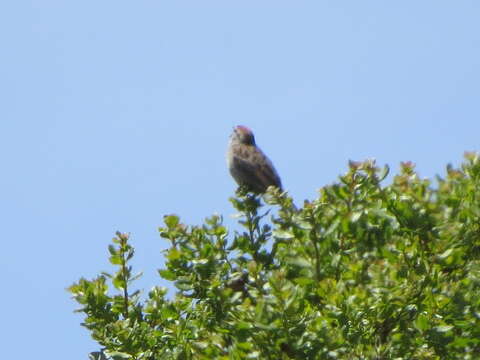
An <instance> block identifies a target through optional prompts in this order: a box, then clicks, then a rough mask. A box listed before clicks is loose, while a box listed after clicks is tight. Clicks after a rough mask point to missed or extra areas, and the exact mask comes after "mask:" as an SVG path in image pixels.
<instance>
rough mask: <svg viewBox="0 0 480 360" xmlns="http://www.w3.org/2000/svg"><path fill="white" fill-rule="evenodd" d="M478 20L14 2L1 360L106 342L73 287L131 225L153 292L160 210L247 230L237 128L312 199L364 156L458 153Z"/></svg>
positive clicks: (479, 60) (1, 22)
mask: <svg viewBox="0 0 480 360" xmlns="http://www.w3.org/2000/svg"><path fill="white" fill-rule="evenodd" d="M479 18H480V3H479V2H478V1H475V0H471V1H455V2H452V1H438V0H436V1H433V0H431V1H401V2H387V1H343V2H340V1H295V2H294V1H262V2H258V1H255V2H254V1H242V2H233V1H181V2H180V1H178V2H173V1H172V2H163V1H135V2H131V1H129V2H119V1H109V0H106V1H76V2H74V1H50V0H44V1H22V0H18V1H8V2H7V1H6V2H3V3H2V4H1V5H0V44H1V49H2V55H1V56H0V79H1V81H0V98H1V99H2V102H1V103H2V105H1V106H0V119H1V120H0V136H1V141H0V158H1V164H2V168H3V171H2V176H1V177H0V189H1V190H0V195H1V202H0V215H1V219H2V221H1V223H2V233H3V236H2V238H3V240H2V244H3V248H2V251H1V252H0V271H1V273H2V275H3V276H2V278H3V286H2V288H3V296H2V297H1V298H0V312H1V314H2V321H3V326H2V327H1V329H0V333H2V334H0V335H1V338H2V343H4V344H7V346H4V348H3V351H2V352H3V357H4V358H16V359H31V358H38V359H47V358H48V359H65V358H68V359H71V360H77V359H78V360H80V359H86V358H87V353H88V352H89V351H94V350H97V349H98V346H97V345H96V344H95V343H94V342H93V341H92V340H91V339H90V336H89V333H88V332H87V331H86V330H85V329H83V328H82V327H80V322H81V320H82V317H81V316H79V315H78V314H74V313H73V310H74V309H75V308H76V304H75V303H74V302H73V301H72V300H71V299H70V298H69V294H68V293H67V292H66V291H65V288H66V287H68V286H69V285H70V284H71V283H72V282H74V281H76V280H78V279H79V278H80V277H81V276H84V277H87V278H91V277H93V276H95V275H97V274H98V273H99V272H100V271H104V270H107V271H108V270H111V267H110V265H109V264H108V259H107V256H108V253H107V246H108V244H109V242H110V239H111V238H112V236H113V234H114V232H115V231H116V230H120V231H124V232H131V234H132V243H133V245H134V246H135V248H136V253H137V256H136V259H135V261H134V266H135V268H136V269H137V270H138V271H144V273H145V275H144V277H143V278H142V279H141V281H140V282H139V283H138V287H140V288H144V289H147V290H148V289H149V288H150V287H151V286H153V285H156V284H163V285H165V282H163V281H162V280H160V279H159V278H158V277H157V275H156V269H157V268H159V267H161V265H162V254H161V250H162V249H164V248H165V245H166V244H165V242H163V241H162V240H161V239H160V238H159V236H158V233H157V227H158V226H160V225H161V223H162V217H163V215H164V214H169V213H177V214H179V215H180V216H181V217H182V219H183V220H184V221H185V222H187V223H189V224H198V223H200V222H201V221H202V219H203V218H205V217H206V216H209V215H211V214H212V213H220V214H223V215H224V217H225V220H226V222H227V223H228V224H233V220H232V219H231V217H230V215H232V214H233V213H234V211H233V209H232V207H231V205H230V203H229V202H228V198H229V197H230V196H232V194H233V192H234V190H235V185H234V183H233V181H232V180H231V178H230V176H229V174H228V172H227V169H226V165H225V150H226V146H227V142H228V136H229V134H230V132H231V129H232V127H233V126H234V125H236V124H244V125H247V126H249V127H250V128H252V129H253V131H254V132H255V135H256V139H257V143H258V144H259V146H260V147H261V148H262V149H263V150H264V151H265V152H266V153H267V154H268V155H269V156H270V158H271V159H272V161H273V162H274V164H275V166H276V168H277V170H278V172H279V174H280V175H281V177H282V181H283V184H284V186H285V188H286V189H288V190H289V192H290V194H291V195H292V196H293V197H294V198H295V200H296V202H297V203H301V202H302V201H303V199H306V198H308V199H312V198H314V197H315V195H316V192H317V189H318V188H320V187H321V186H323V185H326V184H330V183H332V182H334V181H336V179H337V177H338V175H340V174H342V173H344V172H345V171H346V168H347V162H348V160H349V159H353V160H362V159H366V158H376V159H377V161H378V163H379V164H385V163H388V164H390V165H391V168H392V171H393V172H396V171H397V170H398V164H399V162H400V161H406V160H411V161H413V162H415V163H416V164H417V169H418V171H419V172H420V174H421V176H423V177H433V176H435V174H442V173H443V172H444V168H445V166H446V164H447V163H449V162H451V163H453V164H455V165H458V164H459V163H460V162H461V160H462V154H463V152H464V151H465V150H478V147H479V144H478V139H479V134H480V105H479V104H480V102H479V98H480V85H479V84H480V22H479Z"/></svg>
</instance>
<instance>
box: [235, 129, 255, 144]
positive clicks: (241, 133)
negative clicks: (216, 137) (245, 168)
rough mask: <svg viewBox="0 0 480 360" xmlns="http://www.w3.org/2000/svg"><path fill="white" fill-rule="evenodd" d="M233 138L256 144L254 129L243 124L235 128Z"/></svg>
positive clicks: (241, 141)
mask: <svg viewBox="0 0 480 360" xmlns="http://www.w3.org/2000/svg"><path fill="white" fill-rule="evenodd" d="M232 139H236V140H237V141H238V142H240V143H242V144H245V145H255V137H254V136H253V132H252V130H250V129H249V128H248V127H246V126H243V125H238V126H235V127H234V128H233V134H232Z"/></svg>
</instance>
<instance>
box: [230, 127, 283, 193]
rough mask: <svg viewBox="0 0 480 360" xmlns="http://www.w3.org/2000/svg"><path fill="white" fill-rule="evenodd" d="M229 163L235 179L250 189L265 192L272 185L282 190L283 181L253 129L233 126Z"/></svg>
mask: <svg viewBox="0 0 480 360" xmlns="http://www.w3.org/2000/svg"><path fill="white" fill-rule="evenodd" d="M227 165H228V169H229V171H230V174H231V175H232V177H233V179H234V180H235V181H236V183H237V184H238V185H239V186H241V187H242V186H243V187H246V189H247V190H248V191H251V192H253V193H256V194H263V193H265V192H266V191H267V188H268V187H269V186H270V185H273V186H275V187H277V188H278V189H279V190H280V191H281V190H282V182H281V180H280V177H279V176H278V174H277V171H276V170H275V167H274V166H273V164H272V162H271V161H270V159H269V158H268V157H267V156H266V155H265V154H264V153H263V151H262V150H260V148H259V147H258V146H257V144H256V143H255V136H254V135H253V132H252V130H250V129H249V128H248V127H246V126H243V125H238V126H235V127H234V128H233V133H232V134H231V135H230V142H229V144H228V150H227Z"/></svg>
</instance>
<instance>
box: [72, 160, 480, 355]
mask: <svg viewBox="0 0 480 360" xmlns="http://www.w3.org/2000/svg"><path fill="white" fill-rule="evenodd" d="M387 173H388V169H387V168H385V169H379V168H377V167H376V166H375V164H374V163H373V162H371V161H367V162H364V163H354V162H351V163H350V168H349V171H348V173H347V174H346V175H344V176H341V177H340V180H339V182H338V183H336V184H333V185H331V186H326V187H324V188H322V189H321V190H320V194H319V197H318V199H315V200H313V201H305V203H304V204H303V207H301V208H297V207H295V206H294V205H293V202H292V199H291V198H289V197H288V196H287V195H286V194H280V193H279V192H278V191H276V190H275V189H270V190H269V192H268V193H267V194H266V195H265V197H264V201H265V202H266V203H267V204H269V205H273V207H274V209H275V211H276V215H274V216H272V217H271V220H270V217H269V216H268V211H265V210H264V205H263V204H262V201H261V199H260V198H258V197H254V196H253V195H250V194H245V193H242V192H241V191H239V192H237V198H234V199H231V201H232V203H233V206H234V207H235V209H237V211H238V212H239V215H240V221H239V223H240V224H241V226H242V227H243V229H244V231H241V232H234V233H232V232H229V231H228V230H227V229H226V228H225V227H224V226H223V225H222V219H221V217H219V216H213V217H211V218H209V219H207V220H206V221H205V223H204V224H203V225H201V226H186V225H184V224H182V223H181V221H180V219H179V217H178V216H176V215H169V216H165V225H164V227H162V228H160V236H161V237H162V238H163V239H165V240H167V241H168V242H169V244H170V247H169V248H168V250H166V251H165V268H164V269H161V270H159V274H160V276H161V277H162V278H164V279H166V280H169V281H172V282H173V284H174V285H175V287H176V289H177V292H176V294H175V296H172V297H171V298H172V299H169V298H168V297H167V296H166V292H167V290H166V289H165V288H161V287H155V288H153V290H151V291H150V292H149V293H148V295H147V296H143V298H142V297H141V296H140V291H138V290H137V291H132V290H131V288H132V282H133V281H134V280H135V276H133V275H132V269H131V267H130V265H129V260H130V259H131V258H132V256H133V248H132V247H131V245H130V244H129V243H128V238H129V237H128V235H127V234H122V233H117V236H116V237H115V238H114V239H113V243H114V244H113V245H111V246H110V247H109V250H110V254H111V256H110V262H111V263H112V264H113V265H115V266H116V267H117V268H118V270H117V272H116V273H114V274H106V273H103V274H101V275H100V276H98V277H97V278H96V279H94V280H91V281H89V280H85V279H81V280H80V281H79V282H78V283H75V284H73V285H72V286H71V287H70V288H69V291H70V292H71V293H72V294H73V297H74V299H75V300H76V301H77V302H78V303H79V304H80V305H81V308H80V309H79V310H78V311H80V312H83V313H84V314H85V321H84V323H83V324H82V325H83V326H85V327H86V328H87V329H88V330H89V331H90V332H91V334H92V336H93V338H94V339H95V340H96V341H97V342H98V343H99V345H100V346H101V349H99V350H100V351H98V352H95V353H91V354H90V357H91V358H92V359H478V358H480V261H479V259H480V192H479V186H480V160H479V157H478V155H477V154H473V153H468V154H466V161H465V163H464V164H463V165H462V167H461V168H460V169H453V168H452V167H450V166H449V167H447V174H446V175H445V177H444V178H438V183H437V184H436V185H435V186H432V184H431V182H430V181H429V180H425V179H420V178H419V177H418V175H417V174H416V172H415V171H414V167H413V165H412V164H411V163H403V164H402V165H401V171H400V174H399V175H397V176H395V177H394V178H393V181H392V183H391V184H390V185H385V186H382V185H381V182H382V181H383V180H384V178H385V177H386V175H387ZM144 298H145V299H144Z"/></svg>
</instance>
